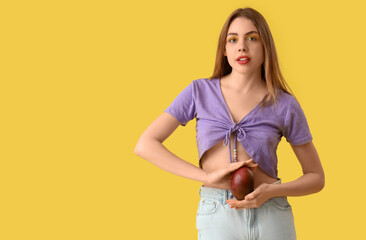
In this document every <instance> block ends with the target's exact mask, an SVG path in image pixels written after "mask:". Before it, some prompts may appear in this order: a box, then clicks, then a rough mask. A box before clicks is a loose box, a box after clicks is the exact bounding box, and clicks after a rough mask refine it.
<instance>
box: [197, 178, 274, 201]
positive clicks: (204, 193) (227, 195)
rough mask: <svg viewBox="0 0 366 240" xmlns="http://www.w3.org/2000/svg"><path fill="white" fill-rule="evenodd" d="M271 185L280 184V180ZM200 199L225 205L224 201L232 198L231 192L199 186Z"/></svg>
mask: <svg viewBox="0 0 366 240" xmlns="http://www.w3.org/2000/svg"><path fill="white" fill-rule="evenodd" d="M273 184H281V179H279V180H278V181H277V182H275V183H273ZM199 193H200V197H201V198H205V199H211V200H216V201H220V202H222V203H226V200H228V199H231V198H234V196H233V194H232V192H231V190H226V189H220V188H211V187H204V186H201V188H200V191H199Z"/></svg>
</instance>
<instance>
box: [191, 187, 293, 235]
mask: <svg viewBox="0 0 366 240" xmlns="http://www.w3.org/2000/svg"><path fill="white" fill-rule="evenodd" d="M280 183H281V182H280V181H278V182H276V183H275V184H280ZM200 197H201V200H200V202H199V206H198V210H197V219H196V220H197V221H196V227H197V230H198V239H199V240H234V239H235V240H236V239H237V240H239V239H240V240H252V239H256V240H294V239H296V232H295V225H294V217H293V214H292V209H291V206H290V204H289V203H288V201H287V198H286V197H276V198H271V199H269V200H268V201H266V202H265V203H264V204H263V205H261V206H260V207H259V208H251V209H238V210H237V209H235V208H230V206H229V205H228V204H227V203H226V200H227V199H229V198H234V197H233V196H232V194H231V191H230V190H223V189H218V188H208V187H203V186H202V187H201V188H200Z"/></svg>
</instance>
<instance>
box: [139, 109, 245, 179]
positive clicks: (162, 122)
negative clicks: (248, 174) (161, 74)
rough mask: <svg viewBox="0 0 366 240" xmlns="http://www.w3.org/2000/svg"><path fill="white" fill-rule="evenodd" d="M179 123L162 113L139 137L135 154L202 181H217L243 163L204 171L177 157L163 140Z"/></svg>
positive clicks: (176, 173)
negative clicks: (208, 171)
mask: <svg viewBox="0 0 366 240" xmlns="http://www.w3.org/2000/svg"><path fill="white" fill-rule="evenodd" d="M179 125H180V123H179V121H178V120H177V119H176V118H174V117H173V116H172V115H170V114H168V113H165V112H164V113H162V114H161V115H160V116H159V117H158V118H157V119H156V120H154V121H153V122H152V123H151V124H150V126H148V128H147V129H146V130H145V132H144V133H143V134H142V135H141V137H140V138H139V140H138V142H137V145H136V147H135V154H136V155H138V156H140V157H142V158H144V159H146V160H148V161H149V162H151V163H152V164H154V165H155V166H157V167H159V168H161V169H163V170H165V171H168V172H170V173H173V174H175V175H178V176H181V177H185V178H188V179H192V180H196V181H199V182H203V183H205V182H207V183H218V182H220V180H221V179H222V178H223V177H224V176H226V175H227V174H229V173H230V172H232V171H234V170H236V169H238V168H239V167H241V166H243V165H244V164H245V163H244V162H238V163H235V164H229V165H228V166H227V167H226V168H224V169H219V170H217V171H215V172H211V173H206V172H205V171H203V170H202V169H201V168H199V167H197V166H195V165H193V164H191V163H189V162H186V161H184V160H183V159H181V158H179V157H177V156H176V155H175V154H173V153H172V152H170V151H169V150H168V149H167V148H166V147H165V146H164V145H163V142H164V141H165V139H167V138H168V137H169V136H170V135H171V134H172V133H173V132H174V131H175V129H176V128H177V127H178V126H179Z"/></svg>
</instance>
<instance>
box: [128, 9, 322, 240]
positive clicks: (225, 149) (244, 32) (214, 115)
mask: <svg viewBox="0 0 366 240" xmlns="http://www.w3.org/2000/svg"><path fill="white" fill-rule="evenodd" d="M193 118H196V124H197V125H196V131H197V135H196V137H197V146H198V151H199V160H200V161H199V165H200V167H196V166H195V165H192V164H190V163H188V162H186V161H184V160H182V159H180V158H179V157H177V156H176V155H174V154H173V153H172V152H170V151H169V150H168V149H167V148H165V147H164V146H163V144H162V143H163V142H164V140H165V139H166V138H168V137H169V136H170V135H171V134H172V133H173V132H174V130H175V129H176V128H177V127H178V126H179V125H182V126H185V125H186V124H187V122H188V121H190V120H192V119H193ZM282 136H284V137H285V138H286V140H287V141H288V142H289V143H290V144H291V147H292V149H293V151H294V153H295V155H296V156H297V158H298V160H299V162H300V164H301V167H302V170H303V175H302V176H300V177H299V178H298V179H296V180H294V181H291V182H287V183H281V180H280V179H279V178H278V176H277V155H276V150H277V146H278V143H279V141H280V140H281V138H282ZM237 142H238V144H237ZM239 143H240V144H239ZM135 153H136V154H137V155H138V156H140V157H142V158H144V159H147V160H148V161H150V162H151V163H153V164H155V165H156V166H158V167H160V168H162V169H163V170H166V171H168V172H171V173H173V174H176V175H179V176H183V177H186V178H189V179H193V180H196V181H200V182H202V183H203V185H202V187H201V189H200V196H201V200H200V203H199V207H198V211H197V219H196V220H197V229H198V235H199V239H207V240H215V239H222V240H230V239H261V240H263V239H268V240H276V239H278V240H287V239H296V233H295V227H294V220H293V215H292V210H291V206H290V205H289V203H288V202H287V196H302V195H307V194H311V193H315V192H318V191H320V190H321V189H322V188H323V186H324V172H323V169H322V165H321V163H320V160H319V157H318V154H317V151H316V149H315V146H314V144H313V143H312V135H311V133H310V130H309V126H308V123H307V120H306V117H305V115H304V112H303V111H302V109H301V107H300V105H299V103H298V101H297V100H296V98H295V97H294V96H293V95H292V94H291V93H290V91H289V88H288V87H287V84H286V82H285V80H284V79H283V77H282V75H281V72H280V69H279V65H278V60H277V54H276V49H275V45H274V42H273V39H272V35H271V32H270V30H269V27H268V25H267V23H266V21H265V19H264V18H263V16H262V15H261V14H260V13H258V12H257V11H256V10H254V9H252V8H245V9H237V10H235V11H234V12H233V13H232V14H231V15H230V16H229V17H228V19H227V21H226V22H225V24H224V26H223V29H222V31H221V34H220V38H219V44H218V49H217V55H216V63H215V69H214V73H213V76H211V77H210V78H209V79H206V78H203V79H197V80H194V81H192V82H191V83H190V84H189V85H188V86H187V87H186V88H185V89H184V90H183V91H182V92H181V93H180V94H179V95H178V96H177V98H176V99H175V100H174V101H173V102H172V103H171V105H170V106H169V107H168V108H167V109H166V110H165V111H164V113H162V114H161V115H160V116H159V117H158V118H157V119H156V120H155V121H154V122H153V123H151V125H150V126H149V127H148V128H147V129H146V131H145V132H144V133H143V134H142V136H141V137H140V139H139V141H138V143H137V145H136V149H135ZM243 165H246V166H248V167H249V168H250V169H251V170H252V172H253V175H254V191H253V192H251V193H249V194H248V195H246V196H245V198H244V199H243V200H237V199H235V198H234V197H233V196H232V193H231V190H230V188H231V176H232V173H233V171H235V170H237V169H238V168H240V167H242V166H243Z"/></svg>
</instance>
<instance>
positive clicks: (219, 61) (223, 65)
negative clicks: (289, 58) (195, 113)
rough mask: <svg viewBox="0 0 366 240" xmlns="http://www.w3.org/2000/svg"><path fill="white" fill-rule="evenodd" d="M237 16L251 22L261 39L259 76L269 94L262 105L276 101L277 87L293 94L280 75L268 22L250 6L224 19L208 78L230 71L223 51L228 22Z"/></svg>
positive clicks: (217, 76)
mask: <svg viewBox="0 0 366 240" xmlns="http://www.w3.org/2000/svg"><path fill="white" fill-rule="evenodd" d="M238 17H245V18H247V19H249V20H251V21H252V22H253V24H254V26H255V27H256V28H257V29H258V33H259V36H260V38H261V39H262V43H263V46H264V61H263V64H262V71H261V76H262V80H263V81H264V82H265V83H266V85H267V89H268V93H269V94H268V95H267V97H266V98H265V99H264V101H263V102H262V107H263V106H266V105H268V104H272V103H276V102H277V96H278V89H281V90H283V91H284V92H286V93H288V94H291V95H294V94H293V93H292V91H291V89H290V87H289V86H288V84H287V83H286V81H285V79H284V78H283V76H282V73H281V70H280V67H279V64H278V59H277V52H276V47H275V44H274V41H273V37H272V34H271V31H270V30H269V27H268V24H267V22H266V20H265V19H264V17H263V16H262V15H261V14H260V13H259V12H257V11H256V10H254V9H252V8H239V9H237V10H235V11H234V12H232V13H231V14H230V16H229V17H228V19H227V20H226V22H225V24H224V26H223V28H222V30H221V33H220V37H219V44H218V47H217V53H216V61H215V68H214V72H213V74H212V76H211V77H210V78H209V79H216V78H221V77H223V76H225V75H227V74H229V73H231V71H232V68H231V66H230V65H229V62H228V60H227V57H226V56H225V55H224V52H225V46H226V38H227V32H228V30H229V27H230V24H231V23H232V21H233V20H234V19H236V18H238Z"/></svg>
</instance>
